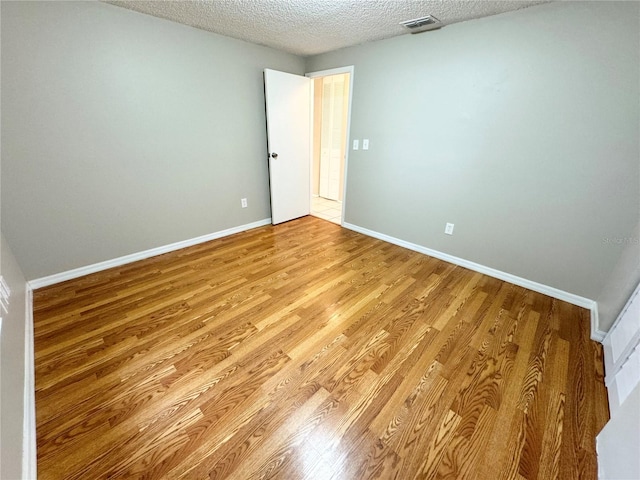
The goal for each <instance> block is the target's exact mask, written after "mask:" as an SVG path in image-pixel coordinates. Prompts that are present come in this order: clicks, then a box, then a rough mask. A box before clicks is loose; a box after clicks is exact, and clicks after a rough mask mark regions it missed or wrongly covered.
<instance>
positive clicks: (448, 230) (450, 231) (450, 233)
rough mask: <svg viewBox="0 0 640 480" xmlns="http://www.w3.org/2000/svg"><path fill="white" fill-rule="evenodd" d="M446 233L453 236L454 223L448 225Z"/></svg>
mask: <svg viewBox="0 0 640 480" xmlns="http://www.w3.org/2000/svg"><path fill="white" fill-rule="evenodd" d="M444 233H446V234H447V235H453V223H447V225H446V226H445V227H444Z"/></svg>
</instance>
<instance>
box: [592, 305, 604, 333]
mask: <svg viewBox="0 0 640 480" xmlns="http://www.w3.org/2000/svg"><path fill="white" fill-rule="evenodd" d="M606 335H607V332H604V331H602V330H600V316H599V315H598V304H597V303H596V302H593V306H592V307H591V340H594V341H596V342H599V343H602V341H603V340H604V337H605V336H606Z"/></svg>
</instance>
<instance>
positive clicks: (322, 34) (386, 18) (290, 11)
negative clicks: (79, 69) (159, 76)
mask: <svg viewBox="0 0 640 480" xmlns="http://www.w3.org/2000/svg"><path fill="white" fill-rule="evenodd" d="M104 1H106V2H107V3H111V4H113V5H117V6H120V7H124V8H127V9H130V10H135V11H138V12H142V13H147V14H149V15H153V16H156V17H160V18H166V19H168V20H172V21H174V22H179V23H183V24H185V25H191V26H192V27H196V28H201V29H203V30H208V31H211V32H215V33H218V34H221V35H226V36H228V37H233V38H238V39H240V40H245V41H247V42H251V43H257V44H259V45H267V46H269V47H273V48H277V49H279V50H284V51H286V52H290V53H294V54H296V55H302V56H309V55H315V54H318V53H324V52H329V51H331V50H337V49H339V48H343V47H348V46H351V45H357V44H360V43H364V42H370V41H372V40H380V39H383V38H389V37H395V36H397V35H403V34H409V33H408V31H407V30H406V29H405V28H404V27H402V26H400V25H398V23H399V22H401V21H403V20H411V19H414V18H418V17H423V16H425V15H433V16H435V17H436V18H438V19H439V20H440V21H442V23H443V25H448V24H451V23H456V22H463V21H465V20H471V19H474V18H480V17H487V16H489V15H496V14H498V13H503V12H508V11H511V10H518V9H521V8H526V7H529V6H531V5H537V4H539V3H545V2H547V1H551V0H496V1H493V0H474V1H452V0H188V1H185V0H181V1H170V0H151V1H150V0H104ZM419 35H429V33H422V34H419Z"/></svg>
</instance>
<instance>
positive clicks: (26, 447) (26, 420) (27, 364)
mask: <svg viewBox="0 0 640 480" xmlns="http://www.w3.org/2000/svg"><path fill="white" fill-rule="evenodd" d="M25 302H26V311H25V316H26V318H25V326H24V405H23V408H24V414H23V419H22V478H25V479H32V478H37V477H38V475H37V456H36V385H35V372H34V366H35V363H34V355H33V290H32V289H31V287H30V286H29V284H28V283H27V288H26V292H25Z"/></svg>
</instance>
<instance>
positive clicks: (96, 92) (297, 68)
mask: <svg viewBox="0 0 640 480" xmlns="http://www.w3.org/2000/svg"><path fill="white" fill-rule="evenodd" d="M1 5H2V6H1V8H2V148H3V152H2V231H3V232H4V234H5V236H6V238H7V239H8V240H9V242H11V245H12V246H13V248H14V253H15V255H16V258H17V259H18V261H19V262H20V264H21V265H22V268H23V270H24V273H25V275H26V276H27V278H28V279H34V278H39V277H42V276H46V275H51V274H55V273H59V272H62V271H66V270H69V269H73V268H76V267H81V266H86V265H89V264H92V263H96V262H100V261H104V260H109V259H113V258H116V257H119V256H122V255H126V254H130V253H134V252H139V251H143V250H146V249H149V248H153V247H158V246H162V245H166V244H169V243H173V242H176V241H180V240H185V239H189V238H193V237H196V236H199V235H204V234H207V233H212V232H216V231H220V230H223V229H227V228H230V227H234V226H239V225H244V224H247V223H250V222H254V221H258V220H262V219H265V218H268V217H269V216H270V207H269V193H268V188H269V183H268V172H267V156H266V155H267V153H266V151H267V148H266V133H265V114H264V93H263V80H262V70H263V69H264V68H266V67H268V68H273V69H277V70H283V71H287V72H291V73H300V74H301V73H304V60H303V59H302V58H299V57H296V56H293V55H290V54H287V53H283V52H279V51H276V50H273V49H269V48H266V47H260V46H256V45H252V44H249V43H245V42H241V41H238V40H233V39H229V38H226V37H222V36H218V35H214V34H211V33H208V32H204V31H202V30H197V29H195V28H191V27H187V26H183V25H179V24H176V23H172V22H169V21H166V20H162V19H158V18H155V17H151V16H147V15H143V14H140V13H135V12H131V11H128V10H125V9H122V8H119V7H116V6H113V5H107V4H103V3H99V2H2V4H1ZM242 197H246V198H247V199H248V203H249V207H248V208H246V209H241V207H240V198H242Z"/></svg>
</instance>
